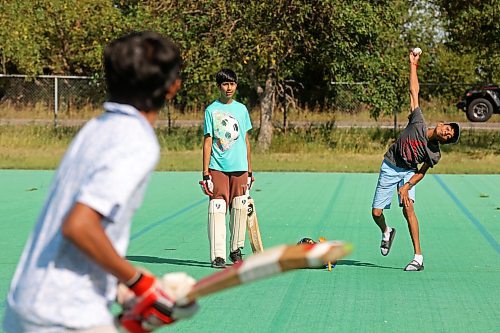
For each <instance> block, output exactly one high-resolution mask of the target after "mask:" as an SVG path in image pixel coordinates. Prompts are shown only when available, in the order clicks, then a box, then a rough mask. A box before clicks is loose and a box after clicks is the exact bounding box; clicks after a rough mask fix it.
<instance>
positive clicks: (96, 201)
mask: <svg viewBox="0 0 500 333" xmlns="http://www.w3.org/2000/svg"><path fill="white" fill-rule="evenodd" d="M104 108H105V110H106V112H105V113H103V114H102V115H101V116H99V117H97V118H95V119H92V120H91V121H89V122H88V123H87V124H86V125H85V126H84V127H83V128H82V129H81V130H80V132H79V133H78V135H77V136H76V137H75V139H74V140H73V142H72V143H71V145H70V147H69V148H68V151H67V152H66V154H65V156H64V158H63V160H62V162H61V164H60V166H59V168H58V170H57V172H56V174H55V177H54V179H53V183H52V185H51V189H50V191H49V194H48V197H47V200H46V202H45V205H44V207H43V209H42V212H41V213H40V216H39V218H38V221H37V223H36V225H35V229H34V231H33V232H32V234H31V236H30V238H29V240H28V242H27V244H26V246H25V248H24V252H23V254H22V256H21V259H20V262H19V265H18V267H17V270H16V273H15V275H14V278H13V280H12V284H11V287H10V291H9V294H8V298H7V307H6V311H5V318H4V323H3V324H4V329H5V330H6V331H7V332H8V333H20V332H37V333H44V332H58V331H61V330H67V329H85V328H90V327H94V326H99V325H107V324H110V323H112V320H113V318H112V315H111V313H110V311H109V310H110V307H111V305H112V304H113V302H114V299H115V296H116V284H117V281H116V279H115V278H114V277H113V276H112V275H109V274H107V273H106V272H105V271H103V270H102V269H101V268H100V267H99V266H97V265H96V264H95V263H94V262H93V261H91V260H90V259H89V258H88V257H87V256H86V255H85V254H84V253H82V252H81V251H79V250H78V249H77V248H76V247H75V246H74V245H73V244H72V243H71V242H69V241H68V240H66V239H65V238H64V237H62V234H61V225H62V223H63V221H64V219H65V217H66V215H67V214H68V212H69V211H70V210H71V208H72V207H73V206H74V204H75V203H76V202H80V203H83V204H85V205H87V206H89V207H91V208H93V209H94V210H96V211H97V212H99V213H100V214H102V215H103V216H104V218H103V220H102V222H101V223H102V225H103V227H104V228H105V231H106V234H107V236H108V237H109V239H110V240H111V242H112V243H113V245H114V247H115V249H116V251H117V252H118V253H119V254H120V255H123V256H124V255H125V253H126V250H127V247H128V242H129V236H130V224H131V218H132V215H133V213H134V212H135V210H136V209H137V208H138V207H139V206H140V204H141V202H142V199H143V196H144V191H145V189H146V184H147V182H148V180H149V176H150V175H151V173H152V172H153V170H154V168H155V166H156V164H157V162H158V160H159V154H160V147H159V144H158V141H157V138H156V135H155V133H154V130H153V128H152V127H151V125H150V124H149V123H148V122H147V121H146V119H145V118H144V117H143V116H141V114H140V113H139V112H138V111H137V110H136V109H135V108H134V107H132V106H129V105H121V104H116V103H105V104H104Z"/></svg>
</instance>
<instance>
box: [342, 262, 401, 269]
mask: <svg viewBox="0 0 500 333" xmlns="http://www.w3.org/2000/svg"><path fill="white" fill-rule="evenodd" d="M343 265H345V266H358V267H370V268H384V269H397V270H401V268H398V267H389V266H380V265H375V264H372V263H371V262H363V261H358V260H339V261H338V262H337V266H343Z"/></svg>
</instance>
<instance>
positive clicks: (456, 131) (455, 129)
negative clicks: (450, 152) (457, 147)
mask: <svg viewBox="0 0 500 333" xmlns="http://www.w3.org/2000/svg"><path fill="white" fill-rule="evenodd" d="M445 125H450V126H451V127H452V128H453V136H452V137H451V138H450V139H448V141H446V142H445V144H449V143H457V142H458V139H459V138H460V125H459V124H457V123H446V124H445Z"/></svg>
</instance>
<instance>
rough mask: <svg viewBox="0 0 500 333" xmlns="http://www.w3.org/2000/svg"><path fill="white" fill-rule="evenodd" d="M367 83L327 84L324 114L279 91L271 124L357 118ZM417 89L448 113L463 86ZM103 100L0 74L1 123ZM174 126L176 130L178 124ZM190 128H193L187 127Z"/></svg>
mask: <svg viewBox="0 0 500 333" xmlns="http://www.w3.org/2000/svg"><path fill="white" fill-rule="evenodd" d="M369 84H370V83H369V82H330V86H329V87H328V89H329V96H328V103H327V105H324V108H325V110H326V111H325V110H321V111H319V112H316V111H314V110H312V109H310V110H299V111H298V110H297V108H296V104H295V97H296V96H293V93H292V94H291V95H290V94H289V95H290V96H289V95H286V94H284V93H283V94H282V95H283V96H281V95H279V92H278V96H277V98H276V102H277V107H276V111H275V124H276V126H277V127H283V128H285V129H286V127H287V126H288V125H289V124H293V122H294V121H295V123H298V122H299V123H300V122H303V123H307V122H308V119H310V121H311V122H314V121H318V122H325V120H324V119H325V117H323V118H320V117H318V119H316V118H315V116H316V115H317V114H318V113H321V112H323V113H329V114H339V113H341V114H346V115H356V114H358V113H360V112H362V111H366V110H368V109H369V108H370V106H369V105H367V104H364V103H363V102H361V101H360V99H359V98H358V97H357V96H360V95H361V94H366V89H367V88H368V85H369ZM420 86H421V88H420V91H421V97H422V99H425V100H429V99H432V98H437V99H439V98H441V99H442V100H443V101H444V102H443V104H447V107H449V108H451V107H453V105H454V101H458V100H459V99H460V97H461V96H462V95H463V93H464V91H465V89H466V88H467V86H468V85H464V84H450V83H440V84H433V83H421V84H420ZM405 93H406V92H405ZM104 100H105V89H104V85H103V83H102V81H99V80H95V79H93V78H91V77H79V76H43V75H42V76H37V77H27V76H24V75H1V74H0V119H1V118H3V119H8V118H14V119H15V118H24V119H30V118H31V119H33V118H35V117H36V110H43V112H45V114H49V117H47V116H46V118H49V119H50V118H52V117H53V121H54V123H55V125H57V124H58V121H59V120H60V119H82V118H85V117H83V115H84V111H85V110H92V109H93V110H95V111H96V112H100V110H101V105H102V103H103V101H104ZM82 110H83V111H82ZM294 112H295V113H299V112H302V113H303V114H302V118H301V119H300V121H297V119H294V116H296V115H295V114H294ZM308 112H309V113H308ZM50 114H51V115H50ZM169 116H170V113H169ZM295 118H297V117H295ZM395 118H396V114H395ZM322 119H323V120H322ZM187 122H188V121H186V123H187ZM198 122H199V120H198ZM198 122H197V123H198ZM176 123H177V125H181V122H180V121H177V122H176ZM168 124H169V126H170V124H171V122H170V121H169V122H168ZM190 124H191V125H193V123H192V122H190ZM394 124H396V119H394Z"/></svg>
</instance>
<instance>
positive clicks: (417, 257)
mask: <svg viewBox="0 0 500 333" xmlns="http://www.w3.org/2000/svg"><path fill="white" fill-rule="evenodd" d="M413 260H415V261H416V262H418V263H419V264H420V265H422V264H423V263H424V256H423V255H421V254H415V256H414V257H413Z"/></svg>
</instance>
